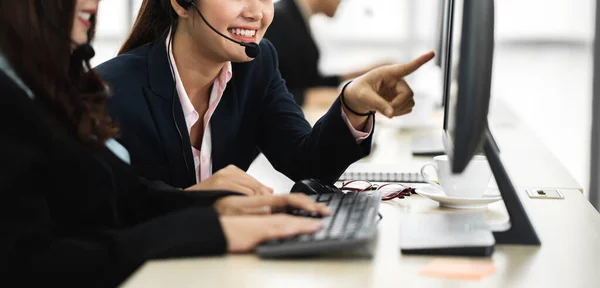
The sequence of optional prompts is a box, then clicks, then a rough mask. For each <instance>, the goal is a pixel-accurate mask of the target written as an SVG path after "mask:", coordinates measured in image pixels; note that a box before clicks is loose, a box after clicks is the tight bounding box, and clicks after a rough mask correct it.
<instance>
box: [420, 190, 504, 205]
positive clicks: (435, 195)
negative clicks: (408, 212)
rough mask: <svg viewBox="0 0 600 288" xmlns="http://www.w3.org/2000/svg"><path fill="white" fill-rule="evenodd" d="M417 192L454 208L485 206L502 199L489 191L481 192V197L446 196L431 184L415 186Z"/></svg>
mask: <svg viewBox="0 0 600 288" xmlns="http://www.w3.org/2000/svg"><path fill="white" fill-rule="evenodd" d="M417 194H419V195H423V196H425V197H427V198H429V199H431V200H434V201H437V202H439V203H440V206H442V207H448V208H455V209H481V208H486V207H487V204H490V203H494V202H496V201H498V200H502V197H501V196H500V194H497V193H496V194H491V193H489V192H486V193H485V194H483V196H482V197H481V198H462V197H450V196H446V194H444V191H442V190H441V189H440V188H438V187H435V186H433V185H429V186H423V187H420V188H417Z"/></svg>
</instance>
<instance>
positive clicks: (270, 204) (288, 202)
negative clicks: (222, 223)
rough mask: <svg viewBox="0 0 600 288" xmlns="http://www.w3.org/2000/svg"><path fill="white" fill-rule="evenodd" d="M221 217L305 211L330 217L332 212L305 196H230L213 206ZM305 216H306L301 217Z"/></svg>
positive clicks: (322, 204)
mask: <svg viewBox="0 0 600 288" xmlns="http://www.w3.org/2000/svg"><path fill="white" fill-rule="evenodd" d="M213 206H214V208H215V209H216V210H217V212H218V213H219V215H222V216H224V215H229V216H232V215H265V214H271V213H277V212H288V211H290V210H303V211H306V212H307V213H311V215H312V214H317V215H325V216H327V215H330V214H331V213H332V211H331V210H330V209H329V208H328V207H327V206H326V205H325V204H324V203H317V202H316V201H314V200H313V199H311V198H309V197H308V196H306V195H304V194H289V195H263V196H251V197H248V196H228V197H223V198H221V199H219V200H217V201H216V202H215V204H214V205H213ZM301 216H304V215H301Z"/></svg>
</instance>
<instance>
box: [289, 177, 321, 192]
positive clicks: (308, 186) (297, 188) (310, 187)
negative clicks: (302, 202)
mask: <svg viewBox="0 0 600 288" xmlns="http://www.w3.org/2000/svg"><path fill="white" fill-rule="evenodd" d="M290 192H291V193H304V194H306V195H316V194H325V193H331V191H330V190H329V189H327V187H325V186H324V185H323V184H321V183H320V182H319V181H317V180H315V179H304V180H301V181H298V182H296V183H295V184H294V186H293V187H292V189H291V190H290Z"/></svg>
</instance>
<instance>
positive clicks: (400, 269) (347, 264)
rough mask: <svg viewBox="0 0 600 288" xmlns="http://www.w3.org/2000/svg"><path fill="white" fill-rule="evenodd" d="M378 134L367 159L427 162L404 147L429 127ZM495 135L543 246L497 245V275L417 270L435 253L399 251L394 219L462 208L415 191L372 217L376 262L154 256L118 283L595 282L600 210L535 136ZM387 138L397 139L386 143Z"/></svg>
mask: <svg viewBox="0 0 600 288" xmlns="http://www.w3.org/2000/svg"><path fill="white" fill-rule="evenodd" d="M377 131H378V132H377V139H376V141H377V143H378V146H377V148H376V149H375V150H374V151H373V154H372V155H371V156H369V158H367V159H366V160H365V161H370V162H373V163H392V162H390V161H394V163H402V165H403V167H406V168H407V169H418V168H420V166H421V165H422V164H423V163H425V162H427V161H429V160H430V158H428V157H412V155H411V153H410V141H411V139H412V137H413V136H414V135H418V134H419V133H425V132H423V131H421V130H419V131H417V130H415V131H412V130H410V129H408V130H407V129H404V130H402V129H400V130H399V129H397V128H392V127H389V126H388V127H386V126H385V125H379V126H378V130H377ZM493 132H494V134H495V136H496V137H497V139H496V140H497V142H498V144H499V146H500V149H501V150H502V156H501V157H502V159H503V161H504V164H505V165H506V167H507V169H508V171H509V173H510V175H511V177H512V179H513V181H514V183H516V184H517V185H518V188H519V189H518V191H519V197H520V199H521V201H522V202H523V204H524V206H525V209H526V210H527V211H528V214H529V217H530V219H531V221H532V223H533V225H534V226H535V229H536V231H537V233H538V236H539V237H540V239H541V241H542V245H541V246H532V247H528V246H514V245H497V246H496V248H495V252H494V254H493V256H492V257H490V258H486V259H487V261H491V262H493V263H494V265H495V266H496V272H495V273H494V274H493V275H491V276H489V277H487V278H485V279H483V280H480V281H465V280H450V279H439V278H432V277H425V276H419V271H420V269H421V268H422V267H424V265H426V264H427V263H428V262H429V261H431V260H432V259H433V258H435V257H430V256H404V255H402V254H401V253H400V251H399V248H398V237H399V235H398V234H399V226H400V225H401V221H402V220H403V219H405V218H406V215H407V214H408V213H460V212H464V211H460V210H459V211H457V210H451V209H443V208H440V207H439V206H438V204H437V202H434V201H432V200H429V199H426V198H424V197H422V196H419V195H415V196H411V197H408V198H406V199H398V200H393V201H392V202H389V203H383V204H382V205H381V213H382V215H383V220H381V221H380V223H379V224H378V226H379V233H378V238H377V239H376V241H375V243H376V246H375V250H374V251H375V254H374V256H373V258H372V259H352V258H345V259H318V260H317V259H306V260H296V261H292V260H261V259H260V258H258V257H256V256H254V255H228V256H223V257H211V258H194V259H184V260H167V261H150V262H148V263H146V264H145V265H144V266H143V267H141V268H140V269H139V270H138V271H137V272H136V273H135V274H134V275H132V277H131V278H130V279H129V280H128V281H127V282H126V283H124V284H123V287H198V286H202V287H284V286H285V287H287V288H291V287H398V286H399V285H403V286H404V285H409V286H410V287H423V286H434V287H437V286H444V287H600V278H598V276H597V273H598V271H599V270H598V267H600V214H598V212H596V210H595V209H594V208H593V207H592V205H591V204H590V203H589V202H588V201H587V199H586V198H585V197H584V195H583V194H582V193H581V191H582V189H581V186H580V185H579V184H578V183H577V182H576V181H575V180H574V179H573V177H572V176H571V175H570V174H569V173H568V171H567V170H566V169H565V168H564V167H562V165H560V163H559V162H558V160H557V159H556V157H554V156H553V155H552V153H550V152H549V151H548V149H547V148H545V147H544V146H543V145H542V144H541V143H540V142H539V140H537V139H536V138H535V137H533V136H531V133H527V131H526V130H524V129H521V128H520V126H518V125H517V126H511V127H498V128H496V129H494V131H493ZM389 139H394V141H393V142H391V143H390V141H389ZM261 169H262V168H261ZM261 169H258V170H256V171H260V170H261ZM263 170H268V168H264V169H263ZM268 175H269V172H264V173H263V174H260V173H258V176H262V177H267V178H261V177H257V178H259V180H261V181H263V182H266V183H267V184H270V183H269V180H272V179H269V178H268V177H269V176H268ZM271 175H272V174H271ZM288 184H289V183H288ZM285 185H287V184H285ZM531 187H552V188H561V189H560V191H561V192H562V193H563V194H564V196H565V198H564V199H562V200H549V199H544V200H542V199H530V198H529V197H528V196H527V195H526V193H525V192H524V188H531ZM507 218H508V217H507V215H506V210H505V207H504V204H503V202H496V203H494V204H491V205H489V207H488V209H487V210H486V219H487V220H488V222H490V223H502V222H506V221H507V220H508V219H507ZM513 221H518V219H513Z"/></svg>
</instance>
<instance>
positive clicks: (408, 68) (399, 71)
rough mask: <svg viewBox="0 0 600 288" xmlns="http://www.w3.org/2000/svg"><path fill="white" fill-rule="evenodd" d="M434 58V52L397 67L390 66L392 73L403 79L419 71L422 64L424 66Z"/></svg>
mask: <svg viewBox="0 0 600 288" xmlns="http://www.w3.org/2000/svg"><path fill="white" fill-rule="evenodd" d="M434 56H435V52H433V51H429V52H427V53H425V54H423V55H421V56H419V57H417V58H416V59H414V60H412V61H410V62H408V63H406V64H398V65H395V66H392V67H391V69H392V73H393V74H395V75H396V76H399V77H404V76H407V75H410V74H411V73H413V72H415V71H416V70H417V69H419V68H420V67H421V66H423V64H425V63H427V62H429V60H431V59H433V57H434Z"/></svg>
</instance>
